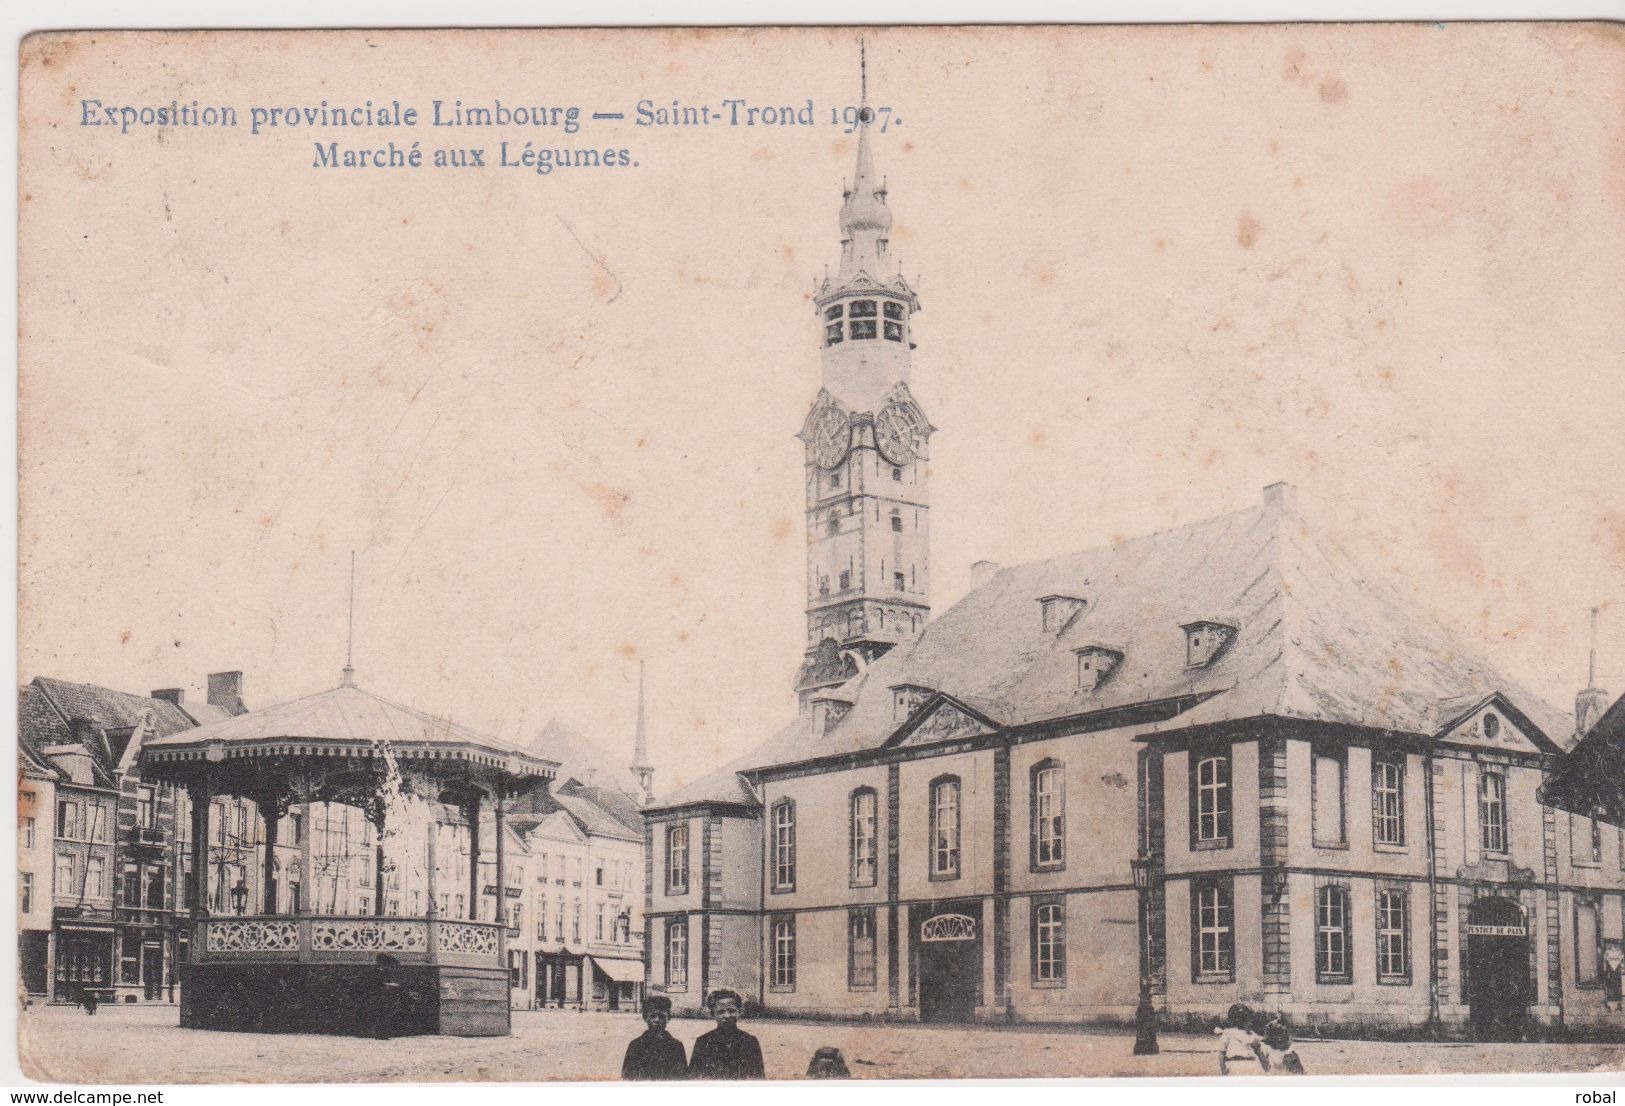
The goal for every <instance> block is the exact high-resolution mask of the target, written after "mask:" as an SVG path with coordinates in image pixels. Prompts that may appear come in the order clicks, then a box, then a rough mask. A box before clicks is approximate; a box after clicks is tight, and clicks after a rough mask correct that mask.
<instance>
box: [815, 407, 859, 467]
mask: <svg viewBox="0 0 1625 1106" xmlns="http://www.w3.org/2000/svg"><path fill="white" fill-rule="evenodd" d="M851 443H852V429H851V427H849V426H848V425H847V422H846V415H844V414H843V413H842V412H841V410H840V409H839V408H837V407H826V408H824V410H823V411H822V412H821V413H820V414H819V416H818V419H817V421H816V422H814V423H813V430H812V447H813V458H814V460H816V461H817V462H818V463H819V464H820V465H822V466H823V467H824V468H827V469H832V468H834V467H835V466H836V465H838V464H840V463H841V458H843V457H845V456H846V451H847V447H848V446H849V445H851Z"/></svg>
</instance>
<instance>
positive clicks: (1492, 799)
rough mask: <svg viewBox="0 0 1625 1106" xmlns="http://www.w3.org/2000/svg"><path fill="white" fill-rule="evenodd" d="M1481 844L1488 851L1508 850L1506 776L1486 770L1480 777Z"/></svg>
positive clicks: (1479, 814) (1499, 851)
mask: <svg viewBox="0 0 1625 1106" xmlns="http://www.w3.org/2000/svg"><path fill="white" fill-rule="evenodd" d="M1478 828H1479V845H1480V847H1481V848H1482V849H1483V850H1484V851H1485V852H1487V853H1504V852H1506V851H1507V783H1506V777H1505V776H1502V775H1500V774H1498V773H1495V772H1484V773H1483V774H1482V775H1480V776H1479V777H1478Z"/></svg>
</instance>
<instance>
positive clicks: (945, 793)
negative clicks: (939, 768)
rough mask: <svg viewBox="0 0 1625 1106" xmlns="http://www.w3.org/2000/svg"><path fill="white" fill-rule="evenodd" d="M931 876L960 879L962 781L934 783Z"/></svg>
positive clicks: (938, 781) (953, 779)
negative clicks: (960, 786) (960, 799)
mask: <svg viewBox="0 0 1625 1106" xmlns="http://www.w3.org/2000/svg"><path fill="white" fill-rule="evenodd" d="M930 871H931V878H932V879H958V878H959V780H958V779H956V778H954V777H951V776H950V777H948V778H947V779H941V780H937V781H936V782H935V783H933V784H932V785H931V869H930Z"/></svg>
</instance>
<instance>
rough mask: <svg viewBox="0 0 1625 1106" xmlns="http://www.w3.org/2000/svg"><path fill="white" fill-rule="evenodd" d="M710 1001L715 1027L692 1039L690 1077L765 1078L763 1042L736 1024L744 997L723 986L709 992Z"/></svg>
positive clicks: (689, 1065) (689, 1064) (689, 1063)
mask: <svg viewBox="0 0 1625 1106" xmlns="http://www.w3.org/2000/svg"><path fill="white" fill-rule="evenodd" d="M709 1005H710V1007H711V1016H712V1017H713V1018H715V1019H716V1020H717V1027H716V1028H715V1029H713V1030H711V1032H709V1033H707V1034H706V1035H705V1036H703V1037H701V1038H700V1039H699V1040H697V1041H695V1042H694V1056H693V1058H692V1059H690V1060H689V1062H688V1074H689V1076H690V1078H693V1079H766V1078H767V1073H766V1072H765V1071H764V1070H763V1068H762V1046H761V1045H760V1044H758V1043H757V1040H756V1038H755V1037H752V1036H751V1035H750V1034H749V1033H746V1032H745V1031H744V1030H743V1029H740V1028H739V1012H740V1010H741V1009H742V1008H743V1007H744V1005H745V1003H744V1000H743V999H741V998H740V997H739V995H738V993H737V992H735V991H729V990H726V989H723V990H720V991H712V992H711V998H710V1003H709Z"/></svg>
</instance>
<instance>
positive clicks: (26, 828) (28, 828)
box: [23, 818, 34, 849]
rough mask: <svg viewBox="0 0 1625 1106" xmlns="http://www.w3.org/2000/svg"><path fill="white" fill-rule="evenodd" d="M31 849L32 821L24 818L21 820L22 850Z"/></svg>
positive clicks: (32, 838) (32, 837) (32, 845)
mask: <svg viewBox="0 0 1625 1106" xmlns="http://www.w3.org/2000/svg"><path fill="white" fill-rule="evenodd" d="M33 847H34V819H32V818H24V819H23V848H25V849H32V848H33Z"/></svg>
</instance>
